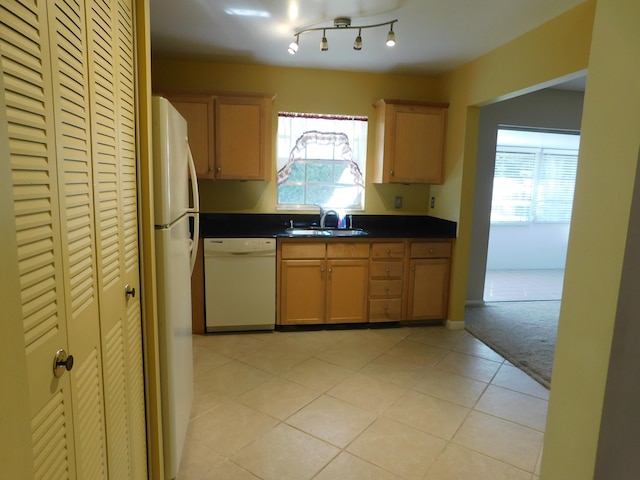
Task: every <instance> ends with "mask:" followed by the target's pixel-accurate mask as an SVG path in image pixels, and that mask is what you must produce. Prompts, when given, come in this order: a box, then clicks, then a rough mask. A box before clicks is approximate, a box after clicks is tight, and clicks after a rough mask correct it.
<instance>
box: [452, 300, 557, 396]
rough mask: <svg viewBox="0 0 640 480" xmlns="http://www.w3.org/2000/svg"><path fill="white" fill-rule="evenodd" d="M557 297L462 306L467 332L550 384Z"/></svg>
mask: <svg viewBox="0 0 640 480" xmlns="http://www.w3.org/2000/svg"><path fill="white" fill-rule="evenodd" d="M559 316H560V302H559V301H540V302H490V303H485V304H484V305H483V306H473V307H471V306H469V307H467V308H466V309H465V318H464V320H465V325H466V329H467V331H468V332H470V333H471V334H472V335H473V336H475V337H476V338H478V339H479V340H481V341H482V342H483V343H485V344H487V345H488V346H489V347H491V348H492V349H493V350H495V351H496V352H498V353H499V354H500V355H502V356H503V357H504V358H506V359H507V360H508V361H509V362H511V363H512V364H513V365H514V366H516V367H518V368H520V369H521V370H523V371H524V372H526V373H527V374H528V375H530V376H531V377H532V378H534V379H535V380H537V381H538V382H540V383H541V384H542V385H544V386H545V387H547V388H549V387H550V386H551V370H552V368H553V355H554V351H555V348H556V336H557V331H558V318H559Z"/></svg>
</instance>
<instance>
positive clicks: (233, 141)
mask: <svg viewBox="0 0 640 480" xmlns="http://www.w3.org/2000/svg"><path fill="white" fill-rule="evenodd" d="M272 102H273V97H271V96H257V95H234V96H230V95H229V96H227V95H221V96H218V97H216V100H215V132H216V154H215V178H217V179H229V180H269V178H270V176H271V156H272V151H271V145H272V141H271V137H272V133H273V132H272V128H271V104H272Z"/></svg>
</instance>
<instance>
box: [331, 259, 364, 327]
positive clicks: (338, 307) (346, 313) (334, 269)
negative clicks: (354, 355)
mask: <svg viewBox="0 0 640 480" xmlns="http://www.w3.org/2000/svg"><path fill="white" fill-rule="evenodd" d="M368 271H369V259H367V258H365V259H353V260H352V259H349V260H342V259H341V260H327V295H326V308H327V309H326V317H325V321H326V323H362V322H366V321H367V281H368V279H369V275H368Z"/></svg>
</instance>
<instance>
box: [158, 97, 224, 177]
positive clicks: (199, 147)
mask: <svg viewBox="0 0 640 480" xmlns="http://www.w3.org/2000/svg"><path fill="white" fill-rule="evenodd" d="M166 97H167V99H168V100H169V101H170V102H171V104H172V105H173V106H174V107H176V109H177V110H178V111H179V112H180V113H181V114H182V116H183V117H184V118H185V120H186V121H187V132H188V133H187V134H188V135H189V147H190V148H191V154H192V155H193V161H194V163H195V166H196V175H197V176H198V178H211V179H212V178H214V158H213V155H214V152H215V150H214V138H215V137H214V130H213V105H214V103H213V102H214V97H213V96H212V95H195V94H194V95H186V94H185V95H166Z"/></svg>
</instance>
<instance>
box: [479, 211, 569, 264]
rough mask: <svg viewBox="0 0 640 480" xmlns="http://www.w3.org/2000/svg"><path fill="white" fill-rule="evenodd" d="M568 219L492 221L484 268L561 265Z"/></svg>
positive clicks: (563, 260) (564, 253)
mask: <svg viewBox="0 0 640 480" xmlns="http://www.w3.org/2000/svg"><path fill="white" fill-rule="evenodd" d="M568 242H569V224H568V223H560V224H556V223H533V224H528V225H491V227H490V230H489V246H488V250H487V266H486V269H487V270H509V269H531V268H545V269H548V268H564V264H565V260H566V257H567V245H568Z"/></svg>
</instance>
